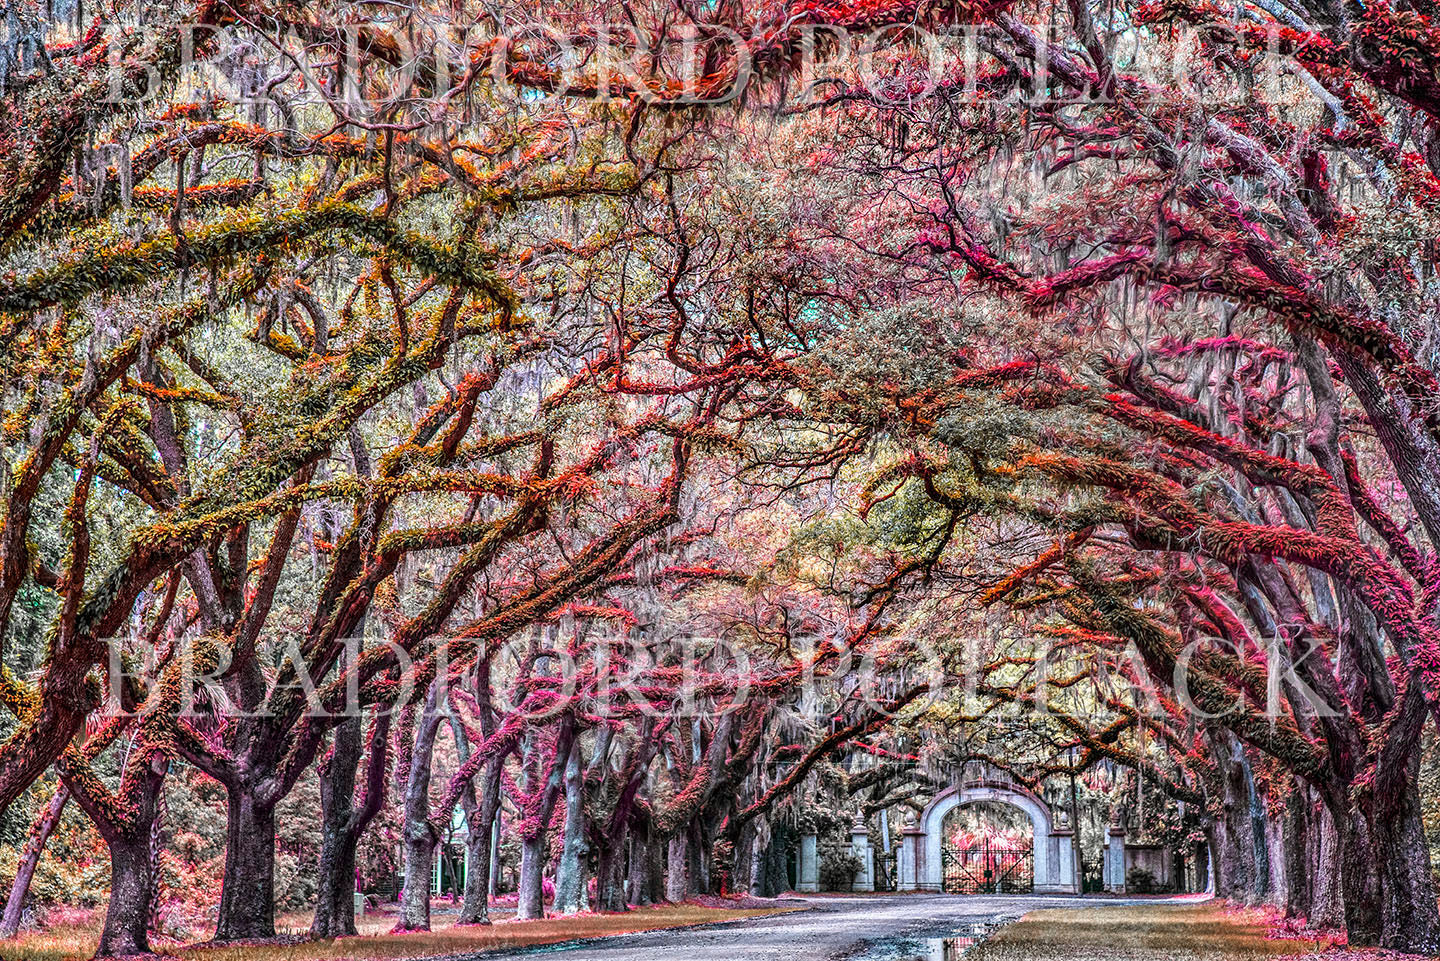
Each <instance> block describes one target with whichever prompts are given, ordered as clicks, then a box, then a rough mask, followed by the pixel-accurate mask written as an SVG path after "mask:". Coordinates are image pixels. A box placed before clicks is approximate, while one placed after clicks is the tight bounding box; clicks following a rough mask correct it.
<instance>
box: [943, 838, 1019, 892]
mask: <svg viewBox="0 0 1440 961" xmlns="http://www.w3.org/2000/svg"><path fill="white" fill-rule="evenodd" d="M941 861H942V864H943V867H944V876H943V878H944V880H943V882H942V886H943V888H944V890H945V893H947V894H1029V893H1030V892H1032V891H1033V890H1035V854H1034V852H1033V851H1024V850H1019V851H1017V850H1015V849H1013V848H1000V847H995V846H993V845H991V844H990V842H989V841H986V842H984V843H982V844H980V845H978V846H976V847H968V848H956V847H952V846H950V845H948V844H947V845H946V846H945V850H944V852H943V854H942V857H941Z"/></svg>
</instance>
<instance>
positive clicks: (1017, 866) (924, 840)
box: [900, 779, 1080, 894]
mask: <svg viewBox="0 0 1440 961" xmlns="http://www.w3.org/2000/svg"><path fill="white" fill-rule="evenodd" d="M982 801H984V802H993V803H996V804H1003V805H1006V806H1009V807H1012V808H1016V809H1018V810H1019V811H1020V812H1022V813H1023V814H1024V815H1025V816H1026V817H1027V818H1028V819H1029V821H1030V824H1031V826H1032V828H1033V834H1032V846H1031V849H1030V850H1028V851H1026V850H1023V849H1019V850H996V849H995V848H994V847H993V846H986V845H984V844H982V845H980V846H979V849H978V850H974V849H968V850H967V849H965V848H958V847H956V846H953V845H947V843H946V833H945V819H946V816H947V815H949V814H950V813H951V812H952V811H954V810H955V809H956V808H958V807H961V806H963V805H968V804H975V803H978V802H982ZM1073 836H1074V832H1072V831H1069V830H1066V829H1063V828H1056V827H1055V821H1054V818H1053V817H1052V815H1051V813H1050V807H1049V805H1047V804H1046V803H1045V802H1044V801H1043V800H1042V799H1041V798H1039V797H1037V796H1036V795H1035V794H1033V793H1032V792H1031V791H1029V790H1028V789H1027V788H1024V787H1022V786H1020V785H1018V784H1014V783H1011V782H1006V781H997V780H989V779H986V780H976V781H969V782H966V783H965V784H962V785H959V786H956V787H952V788H949V789H948V790H945V791H942V792H941V793H940V794H938V795H936V797H935V799H934V800H933V801H931V802H930V804H929V806H928V807H926V808H925V813H924V814H923V815H922V816H921V818H920V823H919V824H918V825H916V826H915V827H913V828H910V829H909V830H907V831H906V832H905V835H904V840H903V843H902V845H901V851H900V889H901V890H902V891H903V890H911V891H913V890H916V889H919V890H925V891H950V892H952V893H957V894H972V893H981V892H982V891H983V892H985V893H994V892H996V891H999V892H1001V893H1028V892H1029V891H1033V892H1035V893H1037V894H1078V893H1079V890H1080V888H1079V884H1078V878H1077V876H1076V870H1075V849H1074V846H1073V844H1072V838H1073ZM947 848H948V850H947Z"/></svg>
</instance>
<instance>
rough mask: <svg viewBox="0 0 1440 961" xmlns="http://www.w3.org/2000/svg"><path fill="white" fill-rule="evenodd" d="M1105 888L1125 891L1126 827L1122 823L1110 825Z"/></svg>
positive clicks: (1114, 892)
mask: <svg viewBox="0 0 1440 961" xmlns="http://www.w3.org/2000/svg"><path fill="white" fill-rule="evenodd" d="M1105 890H1106V891H1109V892H1110V893H1112V894H1124V893H1125V827H1124V826H1123V825H1120V824H1112V825H1110V835H1109V837H1108V838H1107V839H1106V841H1105Z"/></svg>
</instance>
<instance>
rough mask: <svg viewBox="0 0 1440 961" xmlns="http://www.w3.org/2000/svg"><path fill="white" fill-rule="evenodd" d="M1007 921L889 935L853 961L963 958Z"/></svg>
mask: <svg viewBox="0 0 1440 961" xmlns="http://www.w3.org/2000/svg"><path fill="white" fill-rule="evenodd" d="M1005 923H1006V922H1004V921H995V922H981V923H976V924H966V925H961V926H959V927H956V928H952V929H951V930H950V932H949V933H947V934H943V935H935V936H933V937H918V938H917V937H908V938H885V939H883V940H880V941H872V942H870V944H869V945H868V946H867V947H866V948H865V949H864V950H862V951H861V952H860V953H859V954H856V955H854V956H853V959H852V961H960V959H961V958H963V957H964V956H965V953H966V952H967V951H969V950H970V949H971V948H972V947H974V946H975V945H977V944H979V943H980V942H981V941H984V940H985V939H986V938H988V937H990V935H991V934H993V933H994V932H995V930H996V929H997V928H999V927H1001V926H1002V925H1004V924H1005Z"/></svg>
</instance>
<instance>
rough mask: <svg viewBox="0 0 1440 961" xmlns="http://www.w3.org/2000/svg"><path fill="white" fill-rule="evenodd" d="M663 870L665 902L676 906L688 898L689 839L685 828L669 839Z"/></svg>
mask: <svg viewBox="0 0 1440 961" xmlns="http://www.w3.org/2000/svg"><path fill="white" fill-rule="evenodd" d="M665 868H666V870H665V900H667V901H671V902H674V903H676V904H678V903H679V902H681V901H684V900H685V899H686V898H688V897H689V896H690V837H689V833H688V831H687V829H686V828H685V827H681V828H679V829H677V830H676V832H675V834H674V835H672V836H671V838H670V843H669V847H668V848H667V857H666V865H665Z"/></svg>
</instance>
